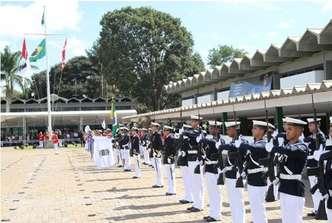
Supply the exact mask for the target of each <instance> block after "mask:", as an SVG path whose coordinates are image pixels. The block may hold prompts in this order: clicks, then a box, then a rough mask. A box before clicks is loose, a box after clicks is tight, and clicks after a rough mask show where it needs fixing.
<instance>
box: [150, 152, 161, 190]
mask: <svg viewBox="0 0 332 223" xmlns="http://www.w3.org/2000/svg"><path fill="white" fill-rule="evenodd" d="M152 161H153V168H154V173H155V185H157V186H163V176H162V173H161V158H157V157H153V158H152Z"/></svg>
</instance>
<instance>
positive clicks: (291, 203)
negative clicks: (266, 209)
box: [280, 192, 304, 223]
mask: <svg viewBox="0 0 332 223" xmlns="http://www.w3.org/2000/svg"><path fill="white" fill-rule="evenodd" d="M280 208H281V220H282V223H302V222H303V220H302V215H303V209H304V198H303V197H298V196H294V195H289V194H285V193H282V192H280Z"/></svg>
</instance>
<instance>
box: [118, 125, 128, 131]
mask: <svg viewBox="0 0 332 223" xmlns="http://www.w3.org/2000/svg"><path fill="white" fill-rule="evenodd" d="M119 129H120V130H125V131H129V129H128V128H127V127H126V126H122V127H120V128H119Z"/></svg>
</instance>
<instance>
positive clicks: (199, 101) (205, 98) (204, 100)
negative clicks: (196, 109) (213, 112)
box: [197, 94, 213, 104]
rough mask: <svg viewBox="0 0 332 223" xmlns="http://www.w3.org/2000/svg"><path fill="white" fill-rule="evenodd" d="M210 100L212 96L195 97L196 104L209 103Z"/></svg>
mask: <svg viewBox="0 0 332 223" xmlns="http://www.w3.org/2000/svg"><path fill="white" fill-rule="evenodd" d="M212 99H213V97H212V94H206V95H202V96H199V97H197V104H202V103H207V102H211V101H212Z"/></svg>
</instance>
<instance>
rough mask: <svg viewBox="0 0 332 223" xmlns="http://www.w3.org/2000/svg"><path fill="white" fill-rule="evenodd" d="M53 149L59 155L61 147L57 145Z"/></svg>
mask: <svg viewBox="0 0 332 223" xmlns="http://www.w3.org/2000/svg"><path fill="white" fill-rule="evenodd" d="M53 148H54V150H55V153H56V154H58V153H59V145H58V144H57V143H55V144H53Z"/></svg>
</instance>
